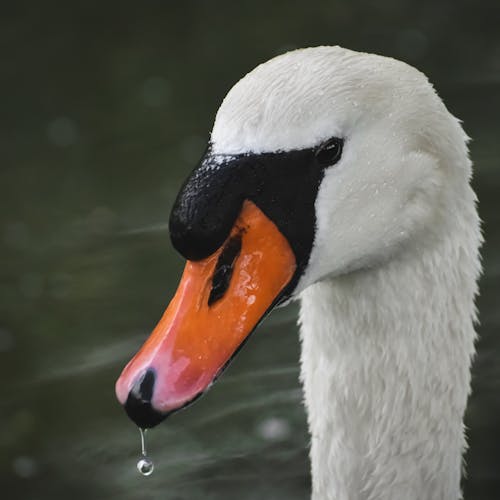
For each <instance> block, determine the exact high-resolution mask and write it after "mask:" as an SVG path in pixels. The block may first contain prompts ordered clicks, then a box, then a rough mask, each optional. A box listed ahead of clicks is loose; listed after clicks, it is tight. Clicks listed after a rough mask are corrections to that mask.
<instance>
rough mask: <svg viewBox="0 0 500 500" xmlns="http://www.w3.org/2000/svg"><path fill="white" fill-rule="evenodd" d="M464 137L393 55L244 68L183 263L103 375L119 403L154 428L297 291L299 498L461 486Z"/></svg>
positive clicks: (190, 220) (177, 235) (471, 204)
mask: <svg viewBox="0 0 500 500" xmlns="http://www.w3.org/2000/svg"><path fill="white" fill-rule="evenodd" d="M467 141H468V138H467V136H466V134H465V133H464V131H463V129H462V127H461V124H460V122H459V120H457V119H456V118H455V117H454V116H453V115H452V114H450V112H449V111H448V110H447V109H446V107H445V106H444V104H443V102H442V101H441V99H440V98H439V97H438V95H437V93H436V92H435V90H434V89H433V87H432V85H431V84H430V83H429V81H428V80H427V78H426V77H425V76H424V75H423V74H422V73H421V72H419V71H418V70H416V69H415V68H413V67H411V66H409V65H407V64H405V63H403V62H400V61H397V60H394V59H391V58H387V57H382V56H379V55H373V54H367V53H358V52H354V51H351V50H347V49H344V48H341V47H325V46H323V47H315V48H307V49H300V50H295V51H292V52H288V53H286V54H283V55H280V56H278V57H275V58H273V59H271V60H269V61H267V62H265V63H264V64H261V65H260V66H258V67H257V68H255V69H254V70H253V71H251V72H250V73H248V74H247V75H246V76H245V77H243V78H242V79H241V80H240V81H239V82H238V83H236V85H235V86H234V87H233V88H232V89H231V90H230V91H229V93H228V94H227V96H226V97H225V99H224V101H223V102H222V104H221V106H220V108H219V110H218V112H217V116H216V118H215V123H214V126H213V130H212V133H211V137H210V141H209V145H208V148H207V150H206V152H205V154H204V156H203V158H202V160H201V162H200V164H199V165H198V166H197V167H196V168H195V169H194V171H193V172H192V174H191V175H190V176H189V178H188V179H187V181H186V182H185V183H184V185H183V187H182V188H181V190H180V192H179V195H178V197H177V200H176V202H175V204H174V207H173V209H172V213H171V217H170V234H171V240H172V243H173V245H174V247H175V248H176V249H177V250H178V251H179V252H180V253H181V254H182V255H183V256H184V257H185V258H186V259H187V263H186V267H185V270H184V274H183V276H182V278H181V282H180V284H179V288H178V290H177V293H176V294H175V297H174V298H173V300H172V302H171V303H170V305H169V307H168V309H167V310H166V312H165V314H164V316H163V317H162V319H161V320H160V322H159V324H158V325H157V327H156V328H155V330H154V331H153V333H152V335H151V336H150V338H149V339H148V340H147V341H146V343H145V344H144V346H143V347H142V348H141V350H140V351H139V353H138V354H137V355H136V356H135V357H134V358H133V359H132V361H130V363H129V364H128V365H127V366H126V367H125V369H124V370H123V372H122V374H121V376H120V378H119V379H118V381H117V384H116V394H117V397H118V400H119V401H120V403H121V404H122V405H124V407H125V410H126V411H127V413H128V415H129V416H130V417H131V418H132V419H133V420H134V421H135V422H136V423H137V425H139V426H140V427H144V428H146V427H152V426H154V425H156V424H158V423H159V422H160V421H161V420H163V419H164V418H165V417H166V416H167V415H169V414H171V413H172V412H174V411H177V410H178V409H180V408H183V407H185V406H187V405H188V404H190V403H191V402H192V401H194V400H195V399H196V398H197V397H198V396H200V395H201V394H203V392H204V391H206V390H207V389H208V387H210V386H211V384H212V383H213V381H214V380H215V379H216V378H217V377H218V376H219V375H220V373H221V372H222V371H223V370H224V368H225V367H226V366H227V364H228V363H229V362H230V361H231V359H232V358H233V356H234V354H235V353H236V352H237V351H238V350H239V348H240V347H241V346H242V345H243V343H244V342H245V341H246V339H247V338H248V336H249V334H250V333H251V332H252V331H253V330H254V328H255V327H256V326H257V324H258V323H259V322H260V321H261V320H262V319H263V318H264V316H265V315H266V314H268V313H269V312H270V311H271V309H273V308H274V307H277V306H280V305H284V304H286V303H288V302H289V301H291V300H294V299H298V300H300V316H299V324H300V339H301V381H302V384H303V388H304V402H305V407H306V410H307V415H308V425H309V431H310V436H311V446H310V459H311V468H312V498H313V499H314V500H334V499H335V500H391V499H393V500H401V499H405V500H432V499H435V500H456V499H459V498H462V494H461V489H460V478H461V470H462V466H463V464H462V453H463V451H464V448H465V446H466V440H465V432H464V424H463V415H464V410H465V407H466V402H467V397H468V394H469V390H470V366H471V360H472V358H473V356H474V342H475V338H476V333H475V328H474V324H475V321H476V310H475V305H474V300H475V296H476V294H477V279H478V276H479V274H480V272H481V265H480V258H479V247H480V244H481V231H480V221H479V218H478V214H477V211H476V196H475V194H474V192H473V190H472V188H471V186H470V178H471V161H470V159H469V156H468V149H467Z"/></svg>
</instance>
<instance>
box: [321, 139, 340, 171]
mask: <svg viewBox="0 0 500 500" xmlns="http://www.w3.org/2000/svg"><path fill="white" fill-rule="evenodd" d="M343 144H344V141H343V140H342V139H339V138H338V137H332V138H331V139H328V140H327V141H325V142H324V143H323V144H321V145H320V146H318V148H317V149H316V158H317V160H318V163H319V164H320V165H323V166H326V167H329V166H331V165H333V164H334V163H337V162H338V161H339V160H340V156H341V155H342V146H343Z"/></svg>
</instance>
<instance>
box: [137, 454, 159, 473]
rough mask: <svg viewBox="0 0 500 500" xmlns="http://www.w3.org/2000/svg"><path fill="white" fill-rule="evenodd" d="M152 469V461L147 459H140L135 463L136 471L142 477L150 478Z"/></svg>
mask: <svg viewBox="0 0 500 500" xmlns="http://www.w3.org/2000/svg"><path fill="white" fill-rule="evenodd" d="M154 468H155V466H154V464H153V461H152V460H151V459H150V458H149V457H146V456H144V457H141V458H140V459H139V461H138V462H137V470H138V471H139V472H140V473H141V474H142V475H143V476H150V475H151V474H152V473H153V470H154Z"/></svg>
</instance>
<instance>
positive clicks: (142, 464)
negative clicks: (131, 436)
mask: <svg viewBox="0 0 500 500" xmlns="http://www.w3.org/2000/svg"><path fill="white" fill-rule="evenodd" d="M146 430H147V429H139V432H140V434H141V458H139V460H138V461H137V470H138V471H139V472H140V473H141V474H142V475H143V476H149V475H151V474H152V473H153V470H154V468H155V466H154V463H153V461H152V460H151V459H150V458H149V457H148V455H147V451H146Z"/></svg>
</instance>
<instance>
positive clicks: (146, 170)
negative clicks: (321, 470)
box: [0, 0, 500, 500]
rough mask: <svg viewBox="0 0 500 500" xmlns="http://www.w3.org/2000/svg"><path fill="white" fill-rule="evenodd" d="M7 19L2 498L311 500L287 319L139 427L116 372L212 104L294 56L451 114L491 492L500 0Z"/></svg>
mask: <svg viewBox="0 0 500 500" xmlns="http://www.w3.org/2000/svg"><path fill="white" fill-rule="evenodd" d="M2 10H3V13H2V16H1V17H0V41H1V43H0V50H1V56H2V57H1V61H2V63H1V66H0V74H1V79H0V90H1V103H2V105H1V109H2V112H1V114H0V116H1V118H0V130H1V132H0V144H1V155H2V162H1V166H0V242H1V243H0V245H1V246H0V260H1V262H2V265H1V267H0V389H1V394H2V398H1V400H0V418H1V420H0V422H1V426H0V496H1V498H2V500H3V499H5V500H10V499H30V500H31V499H33V500H46V499H51V500H52V499H68V498H72V499H73V500H77V499H94V498H97V499H101V498H102V499H107V498H110V499H124V500H127V499H165V498H166V499H170V500H175V499H178V500H180V499H186V500H187V499H190V500H191V499H198V498H203V499H212V498H213V499H233V498H239V499H242V500H243V499H245V500H246V499H255V498H265V499H275V498H276V499H282V498H287V499H306V498H307V497H308V491H309V473H308V469H309V466H308V461H307V441H308V437H307V432H306V425H305V414H304V410H303V407H302V406H301V392H300V386H299V383H298V380H297V375H298V364H297V361H298V353H299V346H298V341H297V335H296V330H297V328H296V326H295V314H296V311H295V310H294V309H293V307H292V308H288V309H285V310H280V311H277V312H275V313H274V314H273V315H272V316H271V318H269V319H268V320H267V321H266V322H265V323H264V324H263V325H262V326H261V328H260V329H259V331H258V332H257V333H256V335H255V336H254V338H253V339H252V340H251V342H250V343H249V345H248V346H247V347H246V349H244V350H243V352H242V353H241V355H240V356H239V357H238V359H237V360H236V362H235V363H234V364H233V365H232V366H231V368H230V369H229V370H228V371H227V372H226V374H225V375H224V377H222V379H221V380H220V382H219V383H218V384H217V386H216V387H215V388H214V389H213V390H212V391H211V392H210V393H209V394H208V395H207V396H206V397H204V398H203V399H202V400H201V401H200V402H199V403H198V404H196V405H195V406H194V407H192V408H191V409H189V410H187V411H185V412H182V413H180V414H178V415H176V416H174V417H172V418H171V419H170V420H168V421H167V422H165V423H164V424H163V425H161V426H160V427H158V428H157V429H155V430H153V431H152V432H150V433H149V435H148V438H149V439H148V441H149V449H150V453H151V455H152V456H153V458H154V459H155V462H156V470H155V473H154V474H153V475H152V476H151V477H149V478H142V477H140V476H139V475H138V473H137V471H136V469H135V463H136V459H137V457H138V454H139V450H140V448H139V435H138V432H137V430H136V429H135V427H134V426H133V425H132V424H131V423H130V422H129V421H128V419H127V418H126V416H125V415H124V413H123V411H122V409H121V408H120V407H119V406H118V404H117V403H116V401H115V396H114V381H115V379H116V377H117V376H118V374H119V372H120V370H121V368H122V367H123V365H124V363H125V362H126V361H127V360H128V359H129V357H130V355H131V354H132V353H133V352H135V350H136V349H137V348H138V346H139V345H140V344H141V343H142V341H143V340H144V338H145V336H146V335H147V334H148V333H149V331H150V330H151V328H152V327H153V326H154V324H155V322H156V320H157V319H158V318H159V316H160V314H161V312H162V311H163V308H164V307H165V306H166V304H167V303H168V301H169V299H170V297H171V296H172V293H173V291H174V289H175V286H176V283H177V281H178V278H179V275H180V272H181V269H182V266H183V262H182V260H181V258H180V257H179V256H177V255H176V254H175V253H174V252H173V250H172V248H171V247H170V243H169V238H168V233H167V231H166V226H165V223H166V222H167V219H168V213H169V209H170V207H171V204H172V202H173V199H174V196H175V194H176V191H177V189H178V188H179V186H180V183H181V181H182V179H183V178H184V177H185V176H186V175H187V173H188V172H189V170H190V169H191V168H192V167H193V166H194V164H195V162H196V160H197V159H198V157H199V156H200V154H201V152H202V150H203V148H204V146H205V143H206V140H207V137H208V132H209V130H210V128H211V124H212V120H213V117H214V114H215V111H216V110H217V108H218V106H219V103H220V101H221V99H222V97H223V96H224V94H225V93H226V92H227V90H228V89H229V88H230V87H231V86H232V84H233V83H234V82H235V81H236V80H237V79H238V78H240V77H241V76H242V75H243V74H244V73H246V72H247V71H249V70H250V69H252V68H253V67H254V66H255V65H256V64H257V63H259V62H261V61H264V60H266V59H268V58H270V57H272V56H273V55H275V54H277V53H280V52H283V51H285V50H287V49H289V48H294V47H299V46H309V45H318V44H337V43H338V44H341V45H344V46H346V47H350V48H353V49H357V50H367V51H371V52H378V53H382V54H385V55H391V56H394V57H397V58H400V59H403V60H406V61H408V62H410V63H412V64H414V65H416V66H417V67H419V68H420V69H422V70H423V71H424V72H425V73H427V74H428V75H429V77H430V78H431V80H432V81H433V82H434V83H435V85H436V88H437V89H438V91H439V93H440V95H441V96H442V97H443V98H444V99H445V101H446V103H447V105H448V107H449V108H450V109H451V110H452V112H453V113H454V114H456V115H457V116H459V117H460V118H461V119H463V120H464V124H465V128H466V131H467V132H468V134H469V135H470V136H471V137H472V138H473V141H472V143H471V152H472V157H473V159H474V162H475V172H476V174H475V179H474V185H475V188H476V190H477V192H478V195H479V198H480V212H481V216H482V218H483V220H484V221H485V224H484V232H485V237H486V244H485V247H484V251H483V255H484V265H485V274H484V276H483V279H482V282H481V291H482V293H481V298H480V300H479V308H480V311H481V326H480V328H479V333H480V341H479V343H478V356H477V359H476V362H475V365H474V379H473V394H472V397H471V399H470V404H469V409H468V415H467V425H468V428H469V432H468V434H469V444H470V452H469V454H468V456H467V462H468V479H467V480H466V482H465V490H466V493H467V495H466V498H467V499H471V500H475V499H492V500H493V499H497V498H500V447H499V445H500V443H499V435H500V339H499V337H498V330H499V325H500V313H499V309H498V306H497V303H498V295H499V291H500V256H499V251H500V231H499V230H498V227H499V224H500V211H499V205H500V203H499V201H498V200H499V197H498V193H499V188H500V169H499V168H498V161H497V157H498V152H497V150H498V147H497V145H498V136H499V135H500V121H499V118H498V117H499V111H500V106H499V105H500V32H499V30H498V21H499V19H500V4H499V3H498V2H495V1H483V2H472V1H463V0H462V1H451V0H449V1H441V2H430V1H419V2H411V1H408V0H406V1H396V0H382V1H380V2H367V1H360V0H358V1H353V2H347V1H340V0H336V1H329V2H323V1H321V2H320V1H316V2H284V1H276V2H272V3H271V2H264V1H262V0H255V1H253V2H234V1H233V2H230V1H229V0H225V1H213V2H205V1H201V0H200V1H188V2H184V3H180V2H178V3H176V4H175V5H174V4H173V3H172V5H171V4H170V3H168V2H163V3H160V2H144V3H142V4H141V3H140V2H107V3H106V4H105V3H104V2H99V3H98V2H95V1H86V2H81V3H80V2H74V3H73V5H69V3H62V2H59V3H57V2H50V1H49V2H43V5H42V2H40V3H35V2H31V3H29V2H17V3H15V5H11V6H9V7H6V6H4V7H3V9H2Z"/></svg>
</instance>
